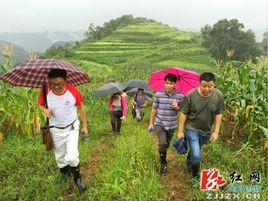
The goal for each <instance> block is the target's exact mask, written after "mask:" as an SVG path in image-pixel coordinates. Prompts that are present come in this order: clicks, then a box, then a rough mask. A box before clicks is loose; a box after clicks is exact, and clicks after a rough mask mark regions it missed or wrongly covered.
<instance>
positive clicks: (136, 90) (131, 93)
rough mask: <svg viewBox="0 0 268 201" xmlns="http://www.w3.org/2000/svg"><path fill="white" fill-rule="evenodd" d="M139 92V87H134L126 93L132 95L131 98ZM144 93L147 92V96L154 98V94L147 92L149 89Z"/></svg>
mask: <svg viewBox="0 0 268 201" xmlns="http://www.w3.org/2000/svg"><path fill="white" fill-rule="evenodd" d="M137 92H138V88H134V89H131V90H129V91H127V92H126V93H127V95H128V96H130V97H131V98H135V96H136V94H137ZM144 94H145V95H146V96H148V97H149V98H152V97H153V95H152V94H150V93H149V92H147V91H145V92H144Z"/></svg>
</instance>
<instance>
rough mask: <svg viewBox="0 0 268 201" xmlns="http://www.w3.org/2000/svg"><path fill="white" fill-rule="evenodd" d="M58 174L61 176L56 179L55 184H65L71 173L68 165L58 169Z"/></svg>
mask: <svg viewBox="0 0 268 201" xmlns="http://www.w3.org/2000/svg"><path fill="white" fill-rule="evenodd" d="M60 173H61V175H60V177H59V178H57V183H59V184H64V183H65V182H67V180H68V177H70V176H71V173H70V170H69V165H67V166H65V167H63V168H60Z"/></svg>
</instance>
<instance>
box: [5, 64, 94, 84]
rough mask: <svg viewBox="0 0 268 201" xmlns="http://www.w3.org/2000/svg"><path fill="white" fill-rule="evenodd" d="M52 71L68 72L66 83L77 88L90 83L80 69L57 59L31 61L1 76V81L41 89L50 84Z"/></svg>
mask: <svg viewBox="0 0 268 201" xmlns="http://www.w3.org/2000/svg"><path fill="white" fill-rule="evenodd" d="M51 69H64V70H66V71H67V80H66V82H67V83H69V84H72V85H75V86H77V85H80V84H83V83H87V82H89V77H88V75H87V74H86V73H84V72H83V71H82V70H81V69H80V68H78V67H75V66H73V65H72V64H70V63H69V62H66V61H60V60H56V59H37V60H29V61H27V62H26V63H25V64H23V65H18V66H17V67H15V68H13V69H12V70H10V71H9V72H7V73H5V74H4V75H2V76H0V79H1V80H3V81H5V82H8V83H9V84H11V85H14V86H25V87H34V88H41V87H42V85H43V83H48V80H47V79H48V73H49V71H50V70H51Z"/></svg>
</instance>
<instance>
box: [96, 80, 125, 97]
mask: <svg viewBox="0 0 268 201" xmlns="http://www.w3.org/2000/svg"><path fill="white" fill-rule="evenodd" d="M124 89H125V86H124V85H122V84H120V83H114V82H111V83H108V84H105V85H103V86H102V87H101V88H99V89H98V90H97V91H96V96H97V97H104V96H111V95H113V94H115V93H118V92H120V91H123V90H124Z"/></svg>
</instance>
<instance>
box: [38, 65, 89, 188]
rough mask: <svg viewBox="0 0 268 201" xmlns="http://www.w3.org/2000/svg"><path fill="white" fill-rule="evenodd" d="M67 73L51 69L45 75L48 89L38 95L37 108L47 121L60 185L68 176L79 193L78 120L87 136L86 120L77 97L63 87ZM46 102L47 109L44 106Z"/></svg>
mask: <svg viewBox="0 0 268 201" xmlns="http://www.w3.org/2000/svg"><path fill="white" fill-rule="evenodd" d="M66 79H67V72H66V70H63V69H52V70H50V72H49V74H48V80H49V85H48V86H47V88H46V98H45V96H44V94H43V92H42V90H41V91H40V95H39V97H38V106H39V108H40V110H41V111H42V112H44V113H45V115H46V117H48V118H49V127H50V132H51V134H52V139H53V143H54V153H55V158H56V162H57V165H58V167H59V168H60V172H61V174H62V178H63V180H64V181H66V179H67V178H68V176H69V175H70V174H71V173H72V175H73V179H74V182H75V184H76V186H77V187H78V189H79V190H80V191H82V192H84V191H85V190H86V185H85V183H84V182H83V180H82V178H81V175H80V167H79V153H78V138H79V124H80V122H79V120H78V115H77V110H78V111H79V113H80V116H81V120H82V132H84V133H88V130H87V116H86V112H85V109H84V107H83V97H82V95H81V93H80V92H79V91H78V90H77V89H76V88H75V87H74V86H73V85H70V84H66ZM46 102H47V107H48V108H46V107H45V105H46V104H45V103H46Z"/></svg>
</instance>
